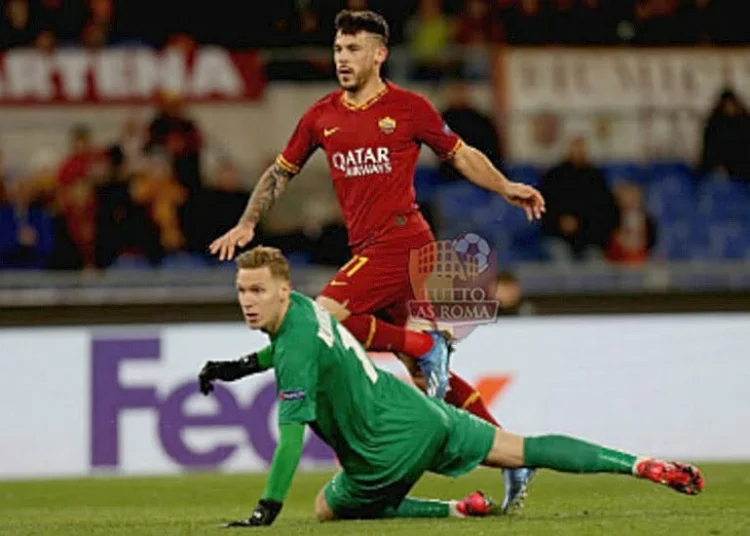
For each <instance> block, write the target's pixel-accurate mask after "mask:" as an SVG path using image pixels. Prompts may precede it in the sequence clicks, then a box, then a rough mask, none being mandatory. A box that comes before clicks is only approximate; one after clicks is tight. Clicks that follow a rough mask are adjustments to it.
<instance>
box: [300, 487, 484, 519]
mask: <svg viewBox="0 0 750 536" xmlns="http://www.w3.org/2000/svg"><path fill="white" fill-rule="evenodd" d="M494 508H495V503H494V501H493V500H492V499H491V498H490V497H487V496H486V495H485V494H484V493H482V492H481V491H475V492H473V493H470V494H469V495H467V496H466V497H464V498H463V499H461V500H460V501H438V500H432V499H418V498H415V497H406V498H405V499H404V500H403V501H402V502H401V504H400V505H398V506H397V507H390V508H386V509H385V510H384V511H383V512H380V513H379V514H377V515H372V516H366V517H371V518H396V517H400V518H445V517H456V518H466V517H483V516H486V515H489V514H491V513H492V512H493V510H494ZM315 517H316V518H317V520H318V521H334V520H336V519H338V517H337V516H336V513H335V512H334V511H333V510H332V509H331V507H330V506H329V505H328V501H327V500H326V495H325V488H323V489H321V490H320V491H319V492H318V495H317V497H315Z"/></svg>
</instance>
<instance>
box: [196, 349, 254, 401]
mask: <svg viewBox="0 0 750 536" xmlns="http://www.w3.org/2000/svg"><path fill="white" fill-rule="evenodd" d="M260 371H261V368H260V364H259V363H258V354H250V355H247V356H245V357H243V358H240V359H237V360H235V361H208V362H207V363H206V364H205V365H203V368H202V369H201V371H200V372H199V373H198V386H199V388H200V390H201V393H203V394H204V395H207V394H209V393H210V392H211V391H213V390H214V386H213V383H212V382H213V381H215V380H222V381H225V382H232V381H234V380H239V379H240V378H244V377H245V376H249V375H250V374H255V373H256V372H260Z"/></svg>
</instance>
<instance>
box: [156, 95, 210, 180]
mask: <svg viewBox="0 0 750 536" xmlns="http://www.w3.org/2000/svg"><path fill="white" fill-rule="evenodd" d="M202 146H203V140H202V137H201V133H200V131H199V130H198V127H197V126H196V125H195V123H193V121H192V120H190V119H189V118H187V117H186V116H185V111H184V103H183V101H182V97H181V96H180V95H179V94H177V93H174V92H169V91H164V92H163V93H162V94H161V96H160V102H159V109H158V111H157V114H156V116H155V117H154V118H153V120H152V121H151V124H150V125H149V128H148V138H147V141H146V147H145V150H146V152H150V151H152V150H154V149H160V150H162V151H165V152H166V154H167V155H168V156H169V158H170V160H171V162H172V166H173V168H174V171H175V174H176V176H177V179H178V180H179V181H180V182H181V183H182V184H183V186H185V187H186V188H187V189H188V191H189V192H191V193H192V192H194V191H196V190H197V189H198V188H199V187H200V183H201V177H200V153H201V149H202Z"/></svg>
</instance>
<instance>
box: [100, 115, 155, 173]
mask: <svg viewBox="0 0 750 536" xmlns="http://www.w3.org/2000/svg"><path fill="white" fill-rule="evenodd" d="M146 136H147V134H146V130H145V128H144V126H143V125H142V124H141V122H140V120H139V119H138V117H136V116H135V115H131V116H128V117H127V118H126V119H125V121H124V122H123V124H122V132H121V134H120V138H119V139H118V140H117V142H116V143H115V144H114V145H112V147H110V149H109V156H110V159H111V164H112V168H113V170H112V171H113V175H114V177H113V178H114V179H117V180H127V179H129V178H131V177H133V176H135V175H136V174H138V173H140V172H142V171H144V169H145V166H146V164H147V162H146V156H145V154H144V152H143V148H144V146H145V145H146Z"/></svg>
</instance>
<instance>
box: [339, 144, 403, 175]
mask: <svg viewBox="0 0 750 536" xmlns="http://www.w3.org/2000/svg"><path fill="white" fill-rule="evenodd" d="M331 167H333V168H334V169H336V170H338V171H341V172H343V173H344V175H345V176H346V177H362V176H365V175H383V174H385V173H390V172H391V171H392V169H393V168H392V167H391V158H390V155H389V152H388V147H375V148H373V147H360V148H359V149H350V150H349V151H346V152H345V153H341V152H336V153H333V154H332V155H331Z"/></svg>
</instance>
